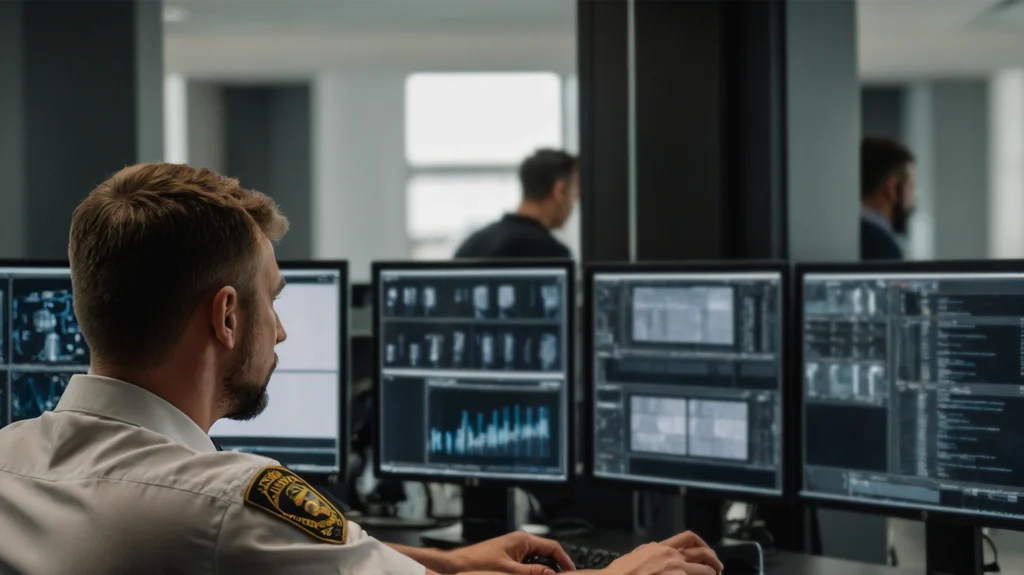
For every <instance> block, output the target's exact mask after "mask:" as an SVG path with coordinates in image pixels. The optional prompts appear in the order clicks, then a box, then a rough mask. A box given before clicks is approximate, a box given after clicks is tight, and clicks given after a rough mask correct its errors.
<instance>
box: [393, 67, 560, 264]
mask: <svg viewBox="0 0 1024 575" xmlns="http://www.w3.org/2000/svg"><path fill="white" fill-rule="evenodd" d="M405 107H406V117H405V120H406V130H405V153H406V161H407V163H408V165H409V169H410V172H409V180H408V184H407V187H406V201H407V207H408V209H407V214H408V217H407V225H406V229H407V232H408V234H409V239H410V243H411V246H412V253H411V254H410V255H411V256H412V257H414V258H417V259H447V258H450V257H451V256H452V254H453V253H454V251H455V249H456V248H457V247H458V245H459V243H461V242H462V241H463V240H464V239H465V238H466V236H468V235H469V234H470V233H472V232H473V231H475V230H476V229H479V228H480V227H482V226H484V225H486V224H488V223H490V222H492V221H494V220H496V219H497V218H499V217H501V214H503V213H505V212H508V211H510V210H513V209H515V207H516V206H517V205H518V203H519V199H520V190H519V183H518V180H517V178H516V170H517V168H518V166H519V163H520V162H522V160H523V158H525V157H526V156H528V155H529V154H530V153H531V152H533V151H534V150H536V149H538V148H542V147H553V148H561V147H563V145H564V137H563V134H564V133H565V127H564V120H563V98H562V82H561V79H560V78H559V76H558V75H556V74H552V73H511V74H504V73H493V74H492V73H487V74H482V73H481V74H476V73H473V74H414V75H412V76H410V77H409V79H408V80H407V82H406V87H405Z"/></svg>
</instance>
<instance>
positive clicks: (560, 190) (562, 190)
mask: <svg viewBox="0 0 1024 575" xmlns="http://www.w3.org/2000/svg"><path fill="white" fill-rule="evenodd" d="M568 193H569V186H568V182H566V181H565V178H559V179H557V180H555V185H553V186H551V198H552V199H554V200H555V201H556V202H563V201H565V196H566V194H568Z"/></svg>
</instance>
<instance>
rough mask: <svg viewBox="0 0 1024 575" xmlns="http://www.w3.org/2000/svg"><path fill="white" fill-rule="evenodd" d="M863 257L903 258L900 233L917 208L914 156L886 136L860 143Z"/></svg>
mask: <svg viewBox="0 0 1024 575" xmlns="http://www.w3.org/2000/svg"><path fill="white" fill-rule="evenodd" d="M860 190H861V191H860V201H861V212H860V259H861V260H902V259H903V248H902V247H900V242H899V239H898V236H902V235H904V234H906V233H907V221H908V220H909V219H910V214H911V213H912V212H913V211H914V155H913V154H911V153H910V150H908V149H907V148H906V147H905V146H903V145H902V144H900V143H898V142H896V141H893V140H890V139H887V138H864V140H863V141H862V142H861V145H860Z"/></svg>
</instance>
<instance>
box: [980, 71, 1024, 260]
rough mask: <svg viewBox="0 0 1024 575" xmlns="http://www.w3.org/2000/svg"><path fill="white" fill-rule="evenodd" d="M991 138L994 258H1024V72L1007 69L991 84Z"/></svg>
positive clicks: (991, 248)
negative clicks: (1023, 218)
mask: <svg viewBox="0 0 1024 575" xmlns="http://www.w3.org/2000/svg"><path fill="white" fill-rule="evenodd" d="M990 98H991V99H990V102H991V104H990V116H989V127H990V137H991V154H990V164H989V169H990V174H991V180H990V191H989V197H988V200H989V214H988V215H989V219H990V221H991V225H990V226H989V234H988V247H989V253H990V254H991V256H992V257H994V258H1021V257H1024V226H1022V225H1021V218H1022V217H1024V70H1021V69H1007V70H1003V71H1001V72H999V73H998V74H996V75H995V76H994V77H993V78H992V82H991V84H990Z"/></svg>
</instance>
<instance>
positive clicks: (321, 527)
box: [244, 466, 348, 545]
mask: <svg viewBox="0 0 1024 575" xmlns="http://www.w3.org/2000/svg"><path fill="white" fill-rule="evenodd" d="M244 499H245V504H246V505H251V506H253V507H255V508H257V509H261V510H263V511H265V512H267V513H269V514H271V515H273V516H274V517H277V518H279V519H282V520H284V521H286V522H288V523H291V524H292V525H294V526H296V527H298V528H299V529H301V530H303V531H305V532H306V533H308V534H310V535H312V536H313V537H314V538H316V539H317V540H319V541H323V542H324V543H332V544H334V545H344V544H345V541H346V540H347V539H348V521H347V520H346V519H345V516H344V515H342V514H341V512H340V511H338V508H337V507H335V506H334V504H332V503H331V502H330V500H328V499H327V498H326V497H324V496H323V495H321V494H320V492H318V491H317V490H316V489H313V487H312V486H311V485H310V484H308V483H306V481H305V480H303V479H302V478H301V477H299V476H298V475H295V474H294V473H292V472H291V471H290V470H288V469H285V468H284V467H276V466H275V467H264V468H263V469H261V470H259V472H258V473H256V476H255V477H253V478H252V481H251V482H250V483H249V487H248V488H247V489H246V490H245V497H244Z"/></svg>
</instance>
